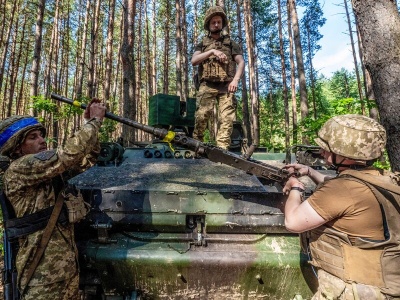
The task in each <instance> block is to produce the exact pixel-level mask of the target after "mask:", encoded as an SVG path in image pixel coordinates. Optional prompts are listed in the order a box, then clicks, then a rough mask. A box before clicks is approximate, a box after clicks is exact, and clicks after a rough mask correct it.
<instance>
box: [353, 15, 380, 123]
mask: <svg viewBox="0 0 400 300" xmlns="http://www.w3.org/2000/svg"><path fill="white" fill-rule="evenodd" d="M356 28H357V39H358V51H359V57H360V60H361V70H362V73H363V79H364V80H363V83H364V91H365V96H366V100H367V103H369V104H368V107H370V103H374V104H375V105H376V100H375V95H374V90H373V89H372V80H371V75H370V74H369V72H368V70H367V69H366V68H365V63H364V61H365V58H364V50H363V44H362V40H361V36H360V29H359V28H358V24H357V22H356ZM369 116H370V117H371V118H373V119H374V120H376V121H379V113H378V109H377V108H376V107H375V106H374V107H370V108H369Z"/></svg>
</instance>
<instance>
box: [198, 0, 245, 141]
mask: <svg viewBox="0 0 400 300" xmlns="http://www.w3.org/2000/svg"><path fill="white" fill-rule="evenodd" d="M227 24H228V19H227V17H226V14H225V12H224V10H223V9H222V7H220V6H213V7H211V8H209V9H208V10H207V12H206V15H205V19H204V29H205V30H206V31H208V35H207V36H205V37H204V38H203V41H202V42H201V43H199V44H198V45H197V46H196V47H195V52H194V54H193V57H192V65H193V66H197V65H199V70H198V80H199V84H200V87H199V91H198V93H197V99H196V100H197V101H196V102H197V103H196V114H195V128H194V132H193V137H194V138H195V139H197V140H199V141H203V138H204V131H205V129H206V128H207V123H208V120H209V119H210V117H211V115H212V112H213V108H214V105H215V104H216V103H218V123H219V126H218V133H217V138H216V142H217V146H219V147H221V148H224V149H227V148H228V147H229V146H230V143H231V138H230V137H231V134H232V130H233V121H234V118H235V113H236V100H235V96H234V93H235V92H236V90H237V87H238V83H239V80H240V78H241V77H242V74H243V70H244V59H243V53H242V49H241V48H240V46H239V45H238V44H237V43H235V42H234V41H232V40H231V38H230V37H229V36H227V35H222V34H221V32H222V29H223V28H224V27H225V26H226V25H227ZM236 65H237V68H236Z"/></svg>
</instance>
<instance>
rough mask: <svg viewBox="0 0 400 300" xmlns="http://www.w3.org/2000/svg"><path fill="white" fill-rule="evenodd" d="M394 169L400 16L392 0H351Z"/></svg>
mask: <svg viewBox="0 0 400 300" xmlns="http://www.w3.org/2000/svg"><path fill="white" fill-rule="evenodd" d="M352 4H353V10H354V14H355V16H356V20H357V22H358V26H359V29H360V36H361V40H362V43H363V46H364V56H365V67H366V69H367V70H368V71H369V73H370V74H371V78H372V85H373V89H374V94H375V97H376V102H377V104H378V109H379V115H380V119H381V123H382V125H383V126H384V127H385V128H386V132H387V151H388V154H389V159H390V164H391V167H392V170H393V171H400V151H399V149H400V127H399V124H400V102H399V99H400V86H399V80H398V79H399V78H400V61H399V57H400V43H399V42H398V41H400V17H399V12H398V10H397V7H396V5H395V3H394V2H393V1H387V0H362V1H361V0H352Z"/></svg>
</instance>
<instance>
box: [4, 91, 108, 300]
mask: <svg viewBox="0 0 400 300" xmlns="http://www.w3.org/2000/svg"><path fill="white" fill-rule="evenodd" d="M104 114H105V106H104V105H103V104H102V103H100V101H99V100H97V99H93V100H92V101H91V102H90V103H89V105H88V106H87V108H86V110H85V112H84V117H85V119H86V120H87V122H86V123H85V124H84V125H83V126H82V129H81V130H79V131H77V132H76V133H75V134H74V135H73V136H72V137H71V138H69V139H68V140H67V141H66V143H65V145H64V146H63V147H59V148H57V149H55V150H47V144H46V141H45V134H46V130H45V128H44V126H43V125H42V124H40V123H39V122H38V121H37V120H36V118H33V117H30V116H12V117H9V118H6V119H4V120H2V121H0V155H2V156H3V157H8V158H9V160H10V164H9V166H8V168H4V169H5V171H4V174H3V176H2V177H3V178H2V179H3V185H4V186H3V188H4V194H5V196H6V199H4V201H9V203H10V204H11V205H12V207H13V209H14V212H15V216H16V218H18V219H19V220H27V219H28V218H30V219H29V220H30V222H27V223H26V228H25V230H26V232H24V234H22V235H21V236H19V237H18V242H19V250H18V254H17V258H16V268H17V273H18V276H17V277H18V278H17V281H18V290H19V292H20V298H21V299H65V300H67V299H80V298H79V276H78V265H77V249H76V246H75V242H74V227H73V224H72V223H69V222H68V221H66V222H63V223H61V221H60V217H59V218H58V222H57V223H56V224H55V227H54V229H52V231H51V235H50V237H49V239H47V241H48V242H47V246H46V247H45V250H44V253H43V254H42V255H38V254H37V253H40V251H38V248H39V247H38V245H39V244H41V242H42V241H43V240H44V239H43V238H42V236H43V232H44V230H45V228H44V227H46V224H47V223H49V222H48V221H46V220H45V222H44V225H43V226H42V227H40V228H36V227H35V228H34V226H32V223H35V224H39V223H36V222H37V220H36V219H35V216H38V215H39V213H44V212H46V211H49V210H46V209H47V208H50V207H55V202H56V200H57V202H58V201H59V199H62V198H63V202H61V201H60V202H61V203H64V204H67V201H68V200H70V199H69V198H68V195H67V193H66V192H65V191H64V188H65V185H66V180H67V179H68V174H70V173H71V175H74V174H72V172H82V171H83V170H85V169H87V168H88V167H90V166H92V165H93V164H94V163H95V162H96V158H97V156H98V154H99V153H100V144H99V139H98V133H99V129H100V126H101V123H102V120H103V117H104ZM59 195H62V197H60V196H59ZM74 197H75V198H74V199H78V200H77V201H83V200H82V199H81V198H79V197H76V196H74ZM67 206H68V204H67ZM54 210H55V209H54ZM49 214H51V212H50V213H49ZM46 216H47V218H48V219H47V220H49V219H50V216H49V215H46ZM42 217H43V215H42ZM65 220H68V218H67V219H65ZM37 256H38V259H39V260H38V264H37V265H36V266H35V263H33V261H34V260H35V259H36V257H37ZM28 274H32V275H31V276H30V275H28Z"/></svg>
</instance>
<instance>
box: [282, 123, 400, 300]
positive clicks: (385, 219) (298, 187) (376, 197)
mask: <svg viewBox="0 0 400 300" xmlns="http://www.w3.org/2000/svg"><path fill="white" fill-rule="evenodd" d="M315 141H316V143H317V144H318V145H319V146H320V147H321V154H322V156H323V157H324V158H325V160H326V161H327V162H328V163H330V164H332V165H333V166H335V168H336V170H337V173H338V176H337V177H335V178H328V177H325V176H324V175H323V174H321V173H320V172H318V171H316V170H314V169H312V168H309V167H307V166H304V165H301V164H291V165H287V166H286V168H288V169H289V170H296V171H297V172H298V173H299V174H301V175H303V176H304V175H307V176H309V177H310V178H311V179H312V180H313V181H314V182H315V183H317V184H319V186H318V187H317V189H316V190H315V192H314V193H313V194H312V195H311V196H310V197H309V198H308V199H307V200H305V201H303V200H304V199H302V192H303V190H304V185H303V184H302V183H301V182H300V181H299V180H298V179H297V178H296V177H291V178H290V179H289V180H288V181H287V183H286V185H285V187H284V189H283V191H284V193H286V194H288V195H289V197H288V199H287V203H286V206H285V226H286V228H287V229H288V230H290V231H292V232H297V233H301V240H302V241H303V245H302V246H303V249H304V250H306V251H307V252H308V251H309V250H310V252H311V257H312V262H311V263H312V265H313V266H315V267H316V268H317V270H318V282H319V288H318V291H317V292H316V294H315V295H314V297H313V298H312V299H314V300H316V299H318V300H319V299H346V300H347V299H368V300H371V299H399V298H400V268H399V267H400V246H399V240H400V238H399V236H400V232H399V229H400V216H399V214H400V212H399V208H398V205H399V199H400V197H399V194H400V192H399V191H400V189H399V186H398V185H395V184H394V182H392V181H391V180H390V177H389V176H382V175H381V173H380V171H379V170H378V169H375V168H374V167H372V163H373V162H374V161H375V160H376V159H377V158H379V157H380V156H381V155H382V154H383V151H384V149H385V145H386V132H385V129H384V128H383V126H381V125H380V124H379V123H378V122H376V121H375V120H373V119H370V118H368V117H365V116H361V115H342V116H336V117H333V118H331V119H329V120H328V121H327V122H326V123H325V124H324V125H323V126H322V128H321V129H320V131H319V132H318V137H317V138H316V139H315ZM389 199H390V200H389Z"/></svg>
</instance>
